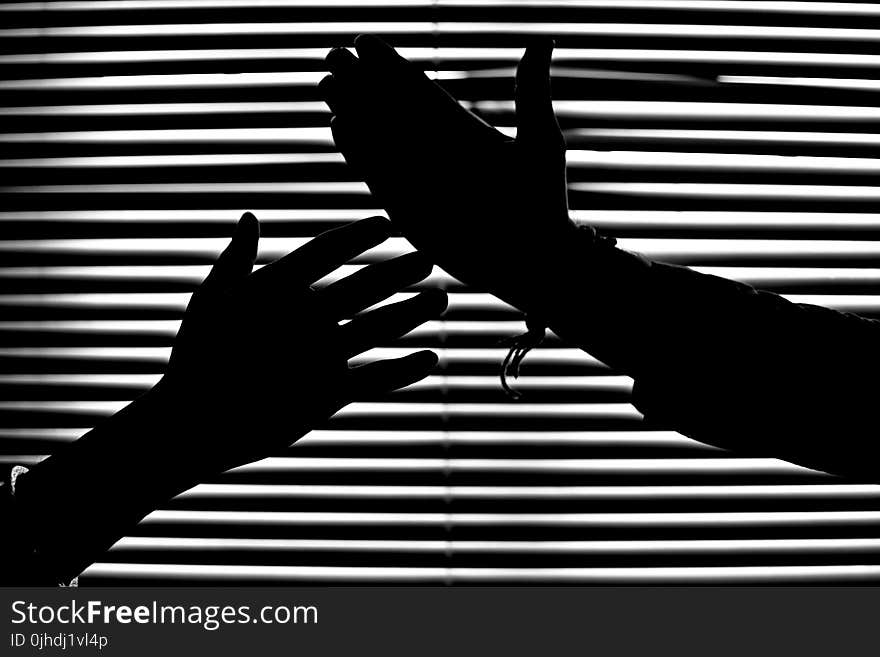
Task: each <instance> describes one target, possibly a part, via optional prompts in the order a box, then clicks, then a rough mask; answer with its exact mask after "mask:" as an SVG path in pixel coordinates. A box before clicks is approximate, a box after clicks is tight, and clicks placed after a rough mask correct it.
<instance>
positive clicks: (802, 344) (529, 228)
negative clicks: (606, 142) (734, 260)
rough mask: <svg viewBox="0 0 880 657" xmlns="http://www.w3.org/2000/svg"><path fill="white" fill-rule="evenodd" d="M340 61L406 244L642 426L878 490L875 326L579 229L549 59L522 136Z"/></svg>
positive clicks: (371, 66)
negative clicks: (543, 337)
mask: <svg viewBox="0 0 880 657" xmlns="http://www.w3.org/2000/svg"><path fill="white" fill-rule="evenodd" d="M356 48H357V53H358V57H355V56H354V55H353V54H351V53H349V52H347V51H343V50H335V51H333V52H332V53H331V54H330V55H329V56H328V64H329V66H330V70H331V76H329V77H328V78H325V80H324V81H323V82H322V84H321V87H322V90H323V92H324V95H325V98H326V100H327V102H328V104H329V106H330V108H331V110H332V111H333V113H334V118H333V120H332V123H331V125H332V128H333V132H334V136H335V138H336V142H337V145H338V146H339V148H340V150H342V152H343V153H344V155H345V156H346V159H347V160H348V161H349V162H350V163H351V164H352V165H353V166H354V167H355V169H356V170H358V171H359V172H360V173H361V174H362V175H363V176H364V178H365V180H366V181H367V183H368V185H369V186H370V188H371V190H372V191H373V193H374V194H375V195H376V196H377V198H378V199H379V201H380V202H381V203H382V204H383V205H384V206H385V207H386V209H387V210H388V211H389V216H390V217H391V219H392V221H393V222H395V223H396V225H397V226H398V227H399V228H400V229H401V230H402V231H403V233H404V234H405V235H406V236H407V237H408V238H409V239H410V240H411V241H412V242H413V244H414V245H415V246H416V247H417V248H419V249H420V250H423V251H424V252H425V253H426V254H427V255H428V256H430V257H431V258H432V259H434V260H435V261H436V262H437V263H438V264H439V265H440V266H442V267H443V268H444V269H446V270H447V271H449V272H450V273H451V274H453V275H455V276H457V277H458V278H460V279H461V280H463V281H464V282H466V283H468V284H471V285H474V286H476V287H478V288H482V289H486V290H488V291H490V292H492V293H494V294H496V295H497V296H499V297H500V298H502V299H504V300H505V301H508V302H510V303H511V304H512V305H514V306H515V307H517V308H519V309H520V310H522V311H524V312H526V313H527V314H528V315H529V317H530V318H533V319H537V320H540V321H541V322H542V323H544V324H546V325H549V326H550V327H551V328H553V329H554V331H555V332H556V333H558V334H559V335H560V336H561V337H562V338H564V339H566V340H567V341H569V342H571V343H573V344H577V345H578V346H580V347H582V348H583V349H585V350H586V351H588V352H589V353H591V354H592V355H594V356H595V357H597V358H599V359H600V360H602V361H604V362H605V363H607V364H608V365H610V366H612V367H614V368H615V369H617V370H619V371H621V372H624V373H626V374H629V375H631V376H632V377H633V378H634V380H635V389H634V403H635V404H636V406H637V407H638V408H639V409H640V410H642V411H643V412H644V414H645V416H646V419H647V420H648V421H649V422H654V423H660V424H663V425H665V426H668V427H672V428H675V429H677V430H679V431H681V432H683V433H685V434H687V435H689V436H691V437H692V438H695V439H697V440H700V441H703V442H706V443H709V444H713V445H717V446H720V447H725V448H732V449H738V450H740V451H745V452H748V453H753V454H761V455H765V456H777V457H780V458H784V459H787V460H790V461H792V462H794V463H798V464H801V465H806V466H808V467H812V468H817V469H821V470H826V471H829V472H834V473H838V474H845V475H848V476H851V477H858V478H863V479H871V480H877V479H878V478H880V466H878V465H877V462H878V459H877V456H878V449H877V447H876V444H877V441H876V440H875V439H874V438H873V432H872V431H871V428H872V426H873V423H874V420H875V418H874V416H873V412H872V406H873V405H872V403H871V402H872V400H873V399H874V398H876V396H877V393H880V385H878V383H877V382H876V378H875V374H876V372H877V371H878V365H880V362H878V361H880V356H878V355H877V351H878V350H877V347H876V345H878V344H880V326H878V324H877V322H875V321H872V320H868V319H865V318H861V317H857V316H855V315H851V314H846V313H839V312H836V311H834V310H830V309H827V308H820V307H816V306H807V305H801V304H793V303H790V302H788V301H786V300H785V299H783V298H782V297H780V296H778V295H775V294H771V293H769V292H763V291H758V290H755V289H754V288H752V287H750V286H748V285H744V284H741V283H736V282H734V281H729V280H726V279H722V278H718V277H714V276H708V275H705V274H700V273H697V272H695V271H692V270H690V269H687V268H684V267H675V266H672V265H665V264H660V263H653V262H651V261H649V260H647V259H645V258H642V257H640V256H638V255H636V254H632V253H627V252H626V251H623V250H621V249H617V248H614V247H611V246H610V245H608V244H607V243H603V242H602V241H601V240H597V238H596V234H595V232H594V231H592V229H590V228H589V227H582V228H578V227H576V226H575V225H574V224H573V222H571V220H570V219H569V216H568V211H567V199H566V191H565V149H564V142H563V140H562V134H561V132H560V130H559V127H558V125H557V123H556V120H555V117H554V115H553V108H552V103H551V101H550V78H549V62H550V53H551V50H552V44H550V43H546V42H545V43H541V44H538V45H536V46H533V47H530V48H529V49H527V51H526V54H525V56H524V58H523V60H522V62H521V63H520V66H519V69H518V71H517V88H516V95H515V98H516V113H517V136H516V138H512V137H507V136H505V135H503V134H501V133H500V132H498V131H496V130H494V128H492V127H491V126H488V125H487V124H486V123H485V122H483V121H482V120H480V119H478V118H477V117H475V116H474V115H473V114H471V113H470V112H468V111H467V110H465V109H464V108H463V107H462V106H460V105H459V104H458V103H457V102H456V101H455V100H454V99H453V98H452V97H451V96H449V95H448V94H447V93H446V92H445V91H443V90H442V89H440V87H439V86H437V85H436V84H434V83H433V82H431V81H429V80H428V79H427V78H426V77H425V76H424V75H423V74H422V73H421V71H419V70H417V69H416V67H414V66H413V65H412V64H410V63H408V62H406V61H405V60H403V59H402V58H400V57H398V56H397V55H396V53H394V52H393V50H391V49H390V48H388V47H387V46H384V45H383V44H382V42H381V41H379V40H377V39H375V38H371V37H360V38H359V39H358V40H357V41H356Z"/></svg>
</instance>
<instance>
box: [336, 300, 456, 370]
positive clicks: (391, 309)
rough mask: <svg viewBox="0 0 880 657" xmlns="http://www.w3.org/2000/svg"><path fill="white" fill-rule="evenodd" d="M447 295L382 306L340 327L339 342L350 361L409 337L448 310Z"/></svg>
mask: <svg viewBox="0 0 880 657" xmlns="http://www.w3.org/2000/svg"><path fill="white" fill-rule="evenodd" d="M446 304H447V298H446V293H445V292H443V291H441V290H431V291H429V292H422V293H421V294H418V295H416V296H415V297H413V298H411V299H407V300H406V301H400V302H398V303H393V304H389V305H387V306H382V307H381V308H377V309H376V310H371V311H370V312H368V313H366V314H365V315H361V316H360V317H355V318H354V319H353V320H351V321H350V322H348V323H347V324H345V325H343V326H341V327H340V330H339V338H340V340H341V341H342V344H343V349H344V351H345V353H346V356H347V357H348V358H351V357H352V356H355V355H357V354H359V353H361V352H364V351H366V350H368V349H372V348H373V347H377V346H381V345H385V344H388V343H390V342H391V341H392V340H395V339H397V338H399V337H401V336H403V335H406V334H407V333H409V332H410V331H412V330H413V329H414V328H416V327H417V326H419V325H420V324H424V323H425V322H427V321H428V320H429V319H434V318H436V317H439V316H440V315H441V314H442V313H443V311H444V310H446Z"/></svg>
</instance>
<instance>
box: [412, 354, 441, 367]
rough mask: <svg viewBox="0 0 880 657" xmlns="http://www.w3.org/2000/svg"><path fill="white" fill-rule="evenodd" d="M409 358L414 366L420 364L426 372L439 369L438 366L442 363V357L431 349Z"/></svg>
mask: <svg viewBox="0 0 880 657" xmlns="http://www.w3.org/2000/svg"><path fill="white" fill-rule="evenodd" d="M407 358H408V359H409V360H410V361H412V362H413V363H414V364H418V366H419V367H421V368H424V369H426V370H430V369H433V368H435V367H437V364H438V363H439V362H440V357H439V356H438V355H437V354H435V353H434V352H433V351H431V350H430V349H425V350H423V351H417V352H415V353H414V354H410V355H409V356H407Z"/></svg>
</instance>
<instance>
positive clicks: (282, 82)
mask: <svg viewBox="0 0 880 657" xmlns="http://www.w3.org/2000/svg"><path fill="white" fill-rule="evenodd" d="M0 37H2V31H0ZM325 75H327V73H326V72H324V71H292V72H272V73H235V74H229V73H186V74H177V75H106V76H100V77H91V78H46V79H40V80H0V91H2V90H7V91H24V90H33V89H41V90H45V89H58V90H64V91H88V90H92V89H95V90H97V89H114V90H115V89H174V88H177V87H183V88H186V89H198V88H201V87H244V88H246V87H249V86H255V85H259V86H280V87H286V86H290V85H314V84H317V83H318V82H320V80H321V78H323V77H324V76H325Z"/></svg>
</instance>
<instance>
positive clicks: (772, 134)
mask: <svg viewBox="0 0 880 657" xmlns="http://www.w3.org/2000/svg"><path fill="white" fill-rule="evenodd" d="M567 134H571V135H581V136H583V137H585V138H588V139H589V138H591V137H604V138H617V139H621V138H625V139H684V140H703V141H713V142H715V141H717V142H724V141H755V142H777V143H784V142H790V143H805V144H840V145H853V146H873V145H877V144H880V134H873V133H852V132H784V131H776V130H679V129H675V130H672V129H663V130H642V129H626V130H624V129H609V128H588V129H579V128H575V129H573V130H570V131H568V132H567Z"/></svg>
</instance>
